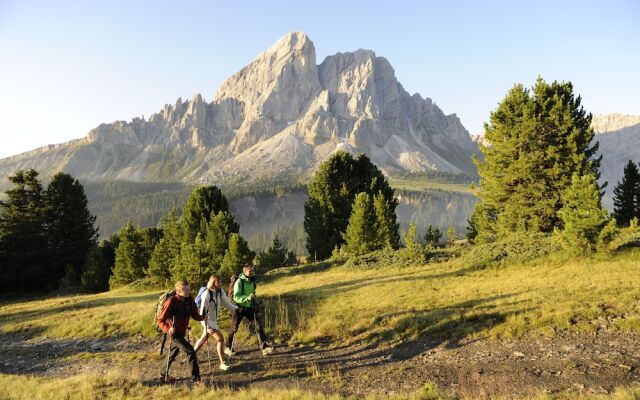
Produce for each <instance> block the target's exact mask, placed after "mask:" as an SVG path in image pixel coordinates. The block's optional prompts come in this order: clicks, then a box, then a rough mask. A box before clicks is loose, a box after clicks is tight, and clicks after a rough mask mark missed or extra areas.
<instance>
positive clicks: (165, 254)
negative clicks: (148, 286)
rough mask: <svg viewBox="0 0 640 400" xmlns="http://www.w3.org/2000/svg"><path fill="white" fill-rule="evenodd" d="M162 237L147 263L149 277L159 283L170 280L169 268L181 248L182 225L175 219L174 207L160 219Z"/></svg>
mask: <svg viewBox="0 0 640 400" xmlns="http://www.w3.org/2000/svg"><path fill="white" fill-rule="evenodd" d="M162 230H163V233H164V234H163V237H162V239H160V241H159V242H158V244H157V245H156V246H155V248H154V249H153V253H152V254H151V260H150V261H149V269H148V274H149V276H151V277H153V278H155V279H157V280H158V281H160V282H165V283H168V282H169V281H170V280H171V266H172V265H173V264H174V263H175V262H176V259H177V258H178V256H179V255H180V250H181V247H182V239H183V233H182V225H181V224H180V222H179V221H178V218H177V217H176V209H175V207H174V208H173V209H171V211H170V212H169V215H168V216H167V217H165V218H163V219H162Z"/></svg>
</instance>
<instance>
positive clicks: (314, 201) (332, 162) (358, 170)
mask: <svg viewBox="0 0 640 400" xmlns="http://www.w3.org/2000/svg"><path fill="white" fill-rule="evenodd" d="M307 189H308V193H309V200H308V201H307V202H306V203H305V221H304V229H305V232H306V233H307V250H308V252H309V255H310V256H311V257H317V258H318V259H325V258H327V257H329V256H330V255H331V252H332V250H333V249H334V248H335V247H339V246H340V245H342V244H343V243H344V240H345V239H344V235H343V234H344V233H345V231H346V229H347V225H348V224H349V218H350V216H351V211H352V210H351V208H352V206H353V204H354V199H355V197H356V195H357V194H358V193H363V192H364V193H368V194H370V195H375V194H377V193H379V192H380V193H382V196H383V197H384V199H385V201H386V202H387V205H388V208H389V211H388V217H389V219H390V220H391V223H390V225H391V226H396V214H395V210H396V207H397V205H398V202H397V200H396V199H395V198H394V193H393V189H391V186H389V183H388V182H387V180H386V179H385V177H384V175H383V174H382V172H381V171H380V170H379V169H378V168H377V167H376V166H375V165H374V164H373V163H372V162H371V160H369V158H368V157H367V156H366V155H364V154H360V155H358V156H357V157H356V158H354V157H352V156H351V155H350V154H348V153H346V152H344V151H338V152H336V153H335V154H333V155H332V156H331V157H329V158H328V159H327V160H326V161H325V162H323V163H322V165H320V167H319V168H318V170H317V171H316V173H315V175H314V177H313V179H312V180H311V182H310V183H309V185H308V188H307ZM396 229H397V228H396ZM396 237H397V233H396Z"/></svg>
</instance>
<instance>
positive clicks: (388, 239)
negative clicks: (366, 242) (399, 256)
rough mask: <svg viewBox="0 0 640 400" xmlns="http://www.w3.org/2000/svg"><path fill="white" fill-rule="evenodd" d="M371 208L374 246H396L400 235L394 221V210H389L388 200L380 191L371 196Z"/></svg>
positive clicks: (380, 247) (392, 247) (390, 247)
mask: <svg viewBox="0 0 640 400" xmlns="http://www.w3.org/2000/svg"><path fill="white" fill-rule="evenodd" d="M373 208H374V210H375V214H376V226H375V234H376V236H377V237H376V242H377V243H376V248H377V249H396V248H398V244H399V242H400V235H399V233H398V223H397V222H396V218H395V212H392V211H391V208H390V207H389V202H387V200H386V199H385V198H384V195H383V194H382V192H378V193H376V194H375V195H374V196H373Z"/></svg>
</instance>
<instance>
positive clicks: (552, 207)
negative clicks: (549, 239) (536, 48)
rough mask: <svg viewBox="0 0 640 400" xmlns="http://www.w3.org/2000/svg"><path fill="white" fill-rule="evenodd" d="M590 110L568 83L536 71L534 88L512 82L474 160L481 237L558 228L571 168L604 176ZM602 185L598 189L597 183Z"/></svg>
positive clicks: (583, 172) (491, 119) (549, 230)
mask: <svg viewBox="0 0 640 400" xmlns="http://www.w3.org/2000/svg"><path fill="white" fill-rule="evenodd" d="M593 136H594V132H593V129H592V128H591V114H588V113H587V112H586V111H585V110H584V108H583V107H582V105H581V98H580V96H576V95H575V94H574V92H573V85H572V84H571V83H570V82H566V83H565V82H562V83H558V82H553V83H550V84H549V83H547V82H545V81H544V80H542V78H538V80H537V81H536V83H535V85H534V86H533V88H532V90H528V89H525V88H524V87H523V86H522V85H516V86H514V87H513V88H512V89H511V90H510V91H509V92H508V93H507V95H506V97H505V98H504V99H503V100H502V102H501V103H500V104H499V105H498V107H497V109H496V110H495V111H493V112H492V113H491V117H490V123H489V124H485V134H484V137H485V138H486V139H487V140H488V141H489V142H490V143H491V146H489V147H481V150H482V152H483V155H484V159H483V160H482V161H481V160H478V159H477V158H476V159H475V160H474V161H475V163H476V165H477V167H478V173H479V174H480V190H479V193H478V196H479V198H480V203H479V204H478V207H479V208H480V210H478V215H477V220H478V221H481V222H482V223H481V224H476V226H475V227H474V229H476V230H477V235H478V236H479V237H480V239H481V240H483V239H486V238H490V239H491V238H495V237H496V236H497V237H504V236H507V235H509V234H510V233H512V232H517V231H533V232H552V231H553V229H554V228H555V227H558V226H560V225H561V220H560V217H559V214H558V211H559V210H560V209H561V208H562V205H563V203H562V194H563V193H564V192H565V191H566V189H567V188H568V187H569V186H570V185H571V177H572V176H573V174H578V175H579V176H585V175H588V174H593V175H594V176H596V177H598V166H599V162H600V159H594V158H593V156H594V155H595V153H596V151H597V149H598V145H597V143H596V144H595V145H593V146H592V145H591V141H592V139H593ZM599 189H600V188H599Z"/></svg>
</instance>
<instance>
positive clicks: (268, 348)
mask: <svg viewBox="0 0 640 400" xmlns="http://www.w3.org/2000/svg"><path fill="white" fill-rule="evenodd" d="M271 353H273V346H265V348H263V349H262V355H263V356H266V355H268V354H271Z"/></svg>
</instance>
